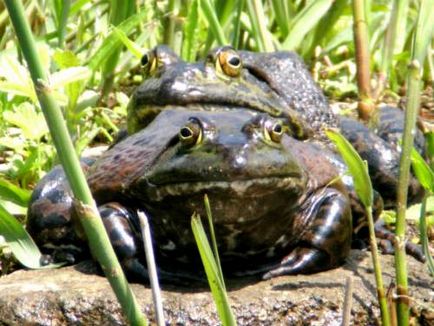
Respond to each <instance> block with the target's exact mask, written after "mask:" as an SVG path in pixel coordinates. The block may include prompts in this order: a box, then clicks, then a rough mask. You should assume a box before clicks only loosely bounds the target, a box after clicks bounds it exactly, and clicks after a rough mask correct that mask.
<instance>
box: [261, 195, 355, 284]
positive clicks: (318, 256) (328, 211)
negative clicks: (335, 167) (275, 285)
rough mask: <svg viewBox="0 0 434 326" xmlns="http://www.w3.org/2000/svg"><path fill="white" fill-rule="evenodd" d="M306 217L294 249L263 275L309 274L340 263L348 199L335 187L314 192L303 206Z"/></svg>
mask: <svg viewBox="0 0 434 326" xmlns="http://www.w3.org/2000/svg"><path fill="white" fill-rule="evenodd" d="M303 214H308V215H309V216H306V217H305V218H307V219H309V220H310V223H309V224H308V226H307V228H306V229H305V231H304V233H303V235H302V236H301V238H300V240H299V241H298V244H297V245H296V247H295V249H294V250H293V251H292V252H291V253H290V254H289V255H288V256H286V257H285V258H284V259H283V260H282V261H281V263H280V265H279V266H278V267H276V268H275V269H273V270H271V271H269V272H268V273H266V274H265V275H264V276H263V278H264V279H269V278H272V277H276V276H280V275H286V274H309V273H314V272H319V271H322V270H327V269H330V268H333V267H336V266H338V265H340V264H342V263H343V262H344V261H345V259H346V257H347V256H348V254H349V251H350V249H351V235H352V219H351V208H350V203H349V199H348V197H347V196H346V195H344V194H342V193H341V192H339V191H338V190H336V189H332V188H326V189H325V190H322V191H318V192H317V193H316V194H314V195H313V197H312V198H311V200H309V205H308V207H305V208H304V209H303Z"/></svg>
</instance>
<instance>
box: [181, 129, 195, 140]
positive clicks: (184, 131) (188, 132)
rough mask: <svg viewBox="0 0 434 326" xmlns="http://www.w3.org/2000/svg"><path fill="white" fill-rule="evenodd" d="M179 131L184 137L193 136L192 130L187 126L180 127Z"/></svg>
mask: <svg viewBox="0 0 434 326" xmlns="http://www.w3.org/2000/svg"><path fill="white" fill-rule="evenodd" d="M179 133H180V135H181V136H182V137H184V138H189V137H191V136H193V131H192V130H191V129H190V128H188V127H184V128H182V129H181V130H180V132H179Z"/></svg>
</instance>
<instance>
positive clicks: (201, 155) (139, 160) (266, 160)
mask: <svg viewBox="0 0 434 326" xmlns="http://www.w3.org/2000/svg"><path fill="white" fill-rule="evenodd" d="M189 121H190V122H189ZM191 121H196V122H197V123H198V124H199V125H200V126H201V130H202V137H203V138H202V141H201V142H200V143H199V144H183V143H182V142H181V141H180V140H179V131H180V129H181V128H182V127H183V126H184V125H185V124H187V123H191ZM276 121H277V120H276V119H274V118H270V117H269V116H268V115H266V114H262V113H258V112H254V111H251V110H241V109H240V110H237V111H236V112H220V111H219V112H204V111H196V112H192V111H189V110H180V109H176V110H165V111H164V112H162V113H161V114H159V115H158V116H157V117H156V118H155V119H154V121H153V122H152V123H151V124H149V125H148V127H147V128H145V129H143V130H141V131H139V132H137V133H136V134H134V135H132V136H130V137H128V138H126V139H125V140H123V141H121V142H120V143H118V144H116V145H115V146H114V147H113V148H111V149H110V150H108V151H107V152H106V153H104V154H103V155H102V156H101V157H100V158H99V159H98V160H96V162H95V163H93V164H92V165H91V166H90V168H89V171H88V176H87V179H88V183H89V185H90V187H91V190H92V193H93V195H94V197H95V200H96V201H97V203H98V206H99V209H100V212H101V214H102V216H103V221H104V223H105V225H106V228H107V230H108V232H109V236H110V238H111V240H112V243H113V245H114V247H115V250H116V251H117V253H118V256H119V257H120V260H121V263H122V265H123V267H124V269H125V270H126V272H127V273H128V275H130V277H131V278H132V279H138V280H144V279H146V277H147V272H146V268H145V266H146V265H145V260H144V257H143V249H142V246H141V236H140V231H139V229H138V228H137V225H138V224H139V223H138V220H137V215H136V211H137V210H140V211H143V212H144V213H145V214H146V215H147V216H148V218H149V220H150V224H151V227H152V234H153V237H154V243H155V250H156V254H157V262H158V263H159V266H160V274H161V275H163V277H164V276H166V277H167V276H173V277H174V275H172V273H174V272H173V271H174V270H175V271H178V272H177V273H174V274H182V275H184V276H185V275H189V273H188V271H189V270H192V269H197V266H198V265H197V264H200V262H199V260H198V252H197V249H196V244H195V242H194V237H193V235H192V233H191V228H190V218H191V215H192V214H193V213H194V212H197V213H199V214H201V215H202V216H205V212H204V204H203V198H204V195H205V194H207V195H208V197H209V200H210V202H211V208H212V212H213V218H214V220H213V221H214V227H215V230H216V234H217V242H218V245H219V252H220V255H221V260H222V264H223V268H224V270H225V271H226V272H227V273H228V275H231V274H236V275H245V274H258V273H259V274H264V273H265V274H264V277H266V278H269V277H273V276H277V275H282V274H294V273H312V272H316V271H320V270H324V269H329V268H332V267H335V266H338V265H339V264H342V263H343V262H344V260H345V258H346V257H347V255H348V252H349V250H350V247H351V237H352V218H351V207H350V201H349V199H348V197H347V193H346V189H345V187H344V186H343V184H342V183H341V182H340V181H338V180H336V179H337V176H338V171H337V169H336V168H335V167H334V165H333V164H331V163H330V161H329V160H327V159H325V158H324V157H325V155H324V150H323V149H321V148H319V147H316V146H314V145H309V144H306V143H303V142H301V141H298V140H296V139H294V138H292V137H290V136H288V135H287V134H283V135H282V138H281V139H279V140H278V141H272V140H270V139H267V138H266V137H265V136H264V128H265V127H266V126H267V125H270V123H271V124H272V123H275V122H276ZM330 155H332V154H330ZM46 178H47V180H43V182H41V184H40V186H38V187H39V188H37V189H36V190H35V194H34V197H33V199H32V202H33V204H32V205H31V206H30V211H29V226H28V227H29V230H30V232H31V233H32V234H34V235H35V236H36V240H37V241H38V242H45V244H46V243H48V242H50V240H53V239H49V238H50V233H49V231H47V228H48V222H49V220H50V221H52V220H53V219H55V217H54V216H50V218H48V217H47V218H46V221H45V222H47V223H44V218H45V217H41V216H37V214H36V213H35V212H33V207H38V204H39V203H40V202H41V201H42V202H46V201H47V197H49V196H47V193H49V192H50V191H51V189H54V188H55V187H53V184H52V183H51V184H50V181H49V179H50V176H49V175H48V176H47V177H46ZM56 178H57V179H58V175H56ZM57 179H55V180H57ZM52 181H53V180H52ZM332 181H333V182H332ZM54 182H55V181H54ZM47 184H48V185H49V187H50V189H44V187H45V186H44V185H47ZM62 188H63V190H64V192H65V193H69V192H70V190H69V188H68V187H67V186H65V184H64V182H62V184H59V185H58V187H56V189H57V192H56V193H58V191H59V190H60V189H62ZM42 193H44V195H41V194H42ZM63 197H67V196H66V195H65V196H63ZM62 199H63V198H62ZM55 201H56V198H53V205H55V204H56V203H55ZM63 202H65V201H64V200H63ZM70 205H71V204H70ZM61 217H62V219H65V217H66V219H70V218H71V217H68V214H65V210H63V211H62V216H61ZM58 222H59V223H58V224H57V225H56V226H55V227H53V228H52V230H51V231H52V234H53V235H52V237H53V238H54V237H56V235H55V234H56V233H57V231H58V230H59V225H61V224H62V223H61V222H60V219H59V221H58ZM68 223H70V221H68ZM65 224H66V223H65ZM64 226H65V225H62V227H64ZM41 229H43V231H44V232H45V233H44V234H45V236H44V238H43V239H41V238H39V237H38V235H39V234H41ZM56 230H57V231H56ZM71 233H73V232H72V231H71ZM63 237H64V238H72V237H73V235H72V234H68V236H65V235H63ZM58 240H59V242H60V239H58ZM51 242H54V241H51ZM285 257H286V258H285ZM284 258H285V259H284ZM282 259H284V262H283V263H282ZM285 261H286V262H285ZM180 271H184V272H180Z"/></svg>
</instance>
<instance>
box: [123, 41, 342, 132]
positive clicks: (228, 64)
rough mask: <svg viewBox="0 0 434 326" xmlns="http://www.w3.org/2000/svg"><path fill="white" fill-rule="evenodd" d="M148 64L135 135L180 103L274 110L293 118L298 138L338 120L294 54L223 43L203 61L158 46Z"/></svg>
mask: <svg viewBox="0 0 434 326" xmlns="http://www.w3.org/2000/svg"><path fill="white" fill-rule="evenodd" d="M142 63H144V68H145V71H146V72H147V75H148V78H147V79H146V80H145V81H144V83H143V84H142V85H141V86H140V87H138V88H137V90H136V91H135V93H134V94H133V97H132V100H131V102H130V105H129V107H128V132H129V133H130V134H132V133H134V132H136V131H138V130H140V129H142V128H143V127H145V126H146V125H147V124H148V123H149V122H150V121H152V119H153V118H154V117H155V116H156V114H158V113H159V112H160V111H161V110H162V109H166V108H176V107H177V106H179V107H185V106H188V107H189V109H191V110H205V111H215V110H220V109H223V110H230V109H236V108H246V109H251V110H255V111H259V112H264V113H268V114H269V115H271V116H273V117H282V118H286V119H288V121H289V124H290V126H291V129H292V130H291V134H292V135H293V136H294V137H296V138H298V139H304V138H308V137H310V136H313V135H314V134H318V131H319V130H320V128H321V127H322V126H323V125H327V126H330V127H334V126H336V125H337V122H336V118H335V117H334V115H333V114H332V113H331V111H330V110H329V107H328V103H327V100H326V98H325V97H324V95H323V94H322V92H321V90H320V89H319V88H318V87H317V85H316V84H315V82H314V81H313V80H312V78H311V76H310V74H309V72H308V71H307V69H306V68H305V66H304V64H303V62H302V61H301V60H300V58H299V57H298V56H297V55H296V54H294V53H290V52H274V53H253V52H247V51H240V52H237V51H235V50H233V49H232V48H230V47H221V48H218V49H216V50H213V51H212V52H210V53H209V54H208V56H207V59H206V60H205V61H203V62H197V63H187V62H185V61H183V60H182V59H180V58H179V57H177V56H176V54H174V53H173V52H172V51H171V50H170V49H169V48H167V47H165V46H158V47H156V48H155V49H153V50H151V51H150V52H149V53H147V54H146V55H145V56H144V57H143V59H142ZM306 121H309V124H308V123H306Z"/></svg>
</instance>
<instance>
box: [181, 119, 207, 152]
mask: <svg viewBox="0 0 434 326" xmlns="http://www.w3.org/2000/svg"><path fill="white" fill-rule="evenodd" d="M178 136H179V140H180V142H181V143H182V144H183V145H187V146H193V145H196V144H199V143H200V142H201V141H202V128H201V127H200V125H199V124H197V123H194V122H190V123H188V124H186V125H185V126H184V127H182V128H181V129H180V130H179V134H178Z"/></svg>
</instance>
